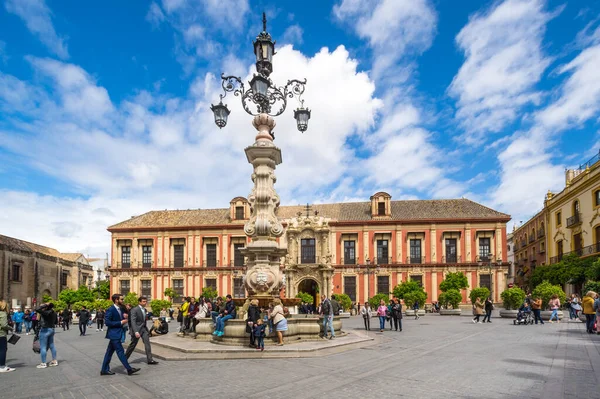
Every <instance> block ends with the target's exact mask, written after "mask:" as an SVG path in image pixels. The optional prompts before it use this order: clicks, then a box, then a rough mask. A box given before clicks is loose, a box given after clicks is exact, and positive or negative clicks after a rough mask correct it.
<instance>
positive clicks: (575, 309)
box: [571, 294, 581, 321]
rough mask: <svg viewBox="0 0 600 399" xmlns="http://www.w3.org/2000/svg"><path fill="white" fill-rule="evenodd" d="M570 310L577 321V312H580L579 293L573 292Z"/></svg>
mask: <svg viewBox="0 0 600 399" xmlns="http://www.w3.org/2000/svg"><path fill="white" fill-rule="evenodd" d="M571 311H572V312H573V315H574V316H575V320H576V321H579V312H581V299H579V295H577V294H573V299H572V300H571Z"/></svg>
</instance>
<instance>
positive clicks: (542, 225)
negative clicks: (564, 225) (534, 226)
mask: <svg viewBox="0 0 600 399" xmlns="http://www.w3.org/2000/svg"><path fill="white" fill-rule="evenodd" d="M545 232H546V229H545V228H544V222H542V224H541V225H540V235H541V234H545Z"/></svg>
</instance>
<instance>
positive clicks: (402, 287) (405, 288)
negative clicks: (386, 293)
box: [392, 280, 423, 299]
mask: <svg viewBox="0 0 600 399" xmlns="http://www.w3.org/2000/svg"><path fill="white" fill-rule="evenodd" d="M411 291H423V287H421V284H419V283H418V282H416V281H414V280H407V281H403V282H402V283H400V284H398V285H397V286H395V287H394V290H393V291H392V295H394V296H395V297H396V298H398V299H404V295H405V294H406V293H407V292H411Z"/></svg>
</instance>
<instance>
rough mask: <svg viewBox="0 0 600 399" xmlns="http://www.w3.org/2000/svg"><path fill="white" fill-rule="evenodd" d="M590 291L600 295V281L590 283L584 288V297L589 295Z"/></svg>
mask: <svg viewBox="0 0 600 399" xmlns="http://www.w3.org/2000/svg"><path fill="white" fill-rule="evenodd" d="M588 291H594V292H596V293H600V281H591V280H590V281H588V282H586V283H585V285H584V286H583V290H582V291H581V292H582V293H583V295H585V294H587V292H588Z"/></svg>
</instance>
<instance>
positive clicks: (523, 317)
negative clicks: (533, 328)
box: [513, 306, 535, 325]
mask: <svg viewBox="0 0 600 399" xmlns="http://www.w3.org/2000/svg"><path fill="white" fill-rule="evenodd" d="M534 321H535V317H533V312H532V311H531V309H530V308H529V307H528V306H521V307H520V308H519V312H518V313H517V318H516V319H515V320H513V324H514V325H519V324H524V325H527V324H533V323H534Z"/></svg>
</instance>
